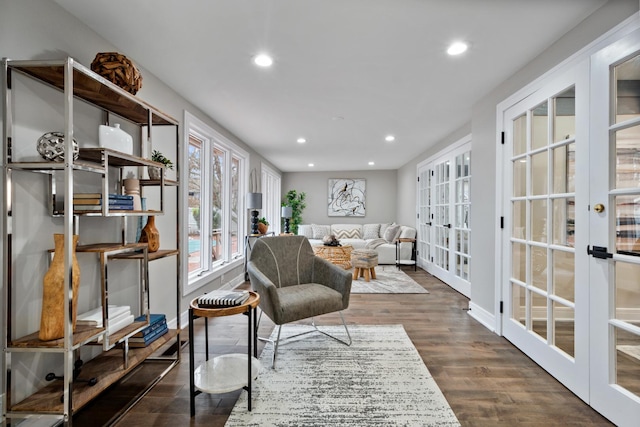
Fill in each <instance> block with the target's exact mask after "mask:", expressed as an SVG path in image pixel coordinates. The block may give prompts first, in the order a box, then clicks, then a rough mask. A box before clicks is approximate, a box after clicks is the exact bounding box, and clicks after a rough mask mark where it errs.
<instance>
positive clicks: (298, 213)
mask: <svg viewBox="0 0 640 427" xmlns="http://www.w3.org/2000/svg"><path fill="white" fill-rule="evenodd" d="M306 197H307V195H306V194H305V193H304V192H303V191H301V192H299V193H298V192H297V191H296V190H289V191H288V192H287V194H286V195H285V196H284V200H283V202H282V206H290V207H291V220H290V221H289V224H290V229H291V232H292V233H293V234H298V225H300V224H302V211H303V210H304V208H306V207H307V204H306V203H305V199H306Z"/></svg>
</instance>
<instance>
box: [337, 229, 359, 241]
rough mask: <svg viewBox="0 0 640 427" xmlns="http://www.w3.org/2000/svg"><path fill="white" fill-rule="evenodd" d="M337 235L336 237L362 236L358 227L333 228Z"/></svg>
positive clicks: (356, 237)
mask: <svg viewBox="0 0 640 427" xmlns="http://www.w3.org/2000/svg"><path fill="white" fill-rule="evenodd" d="M333 232H334V234H335V235H336V239H338V240H340V239H359V238H360V230H359V229H357V228H352V229H344V228H338V229H334V230H333Z"/></svg>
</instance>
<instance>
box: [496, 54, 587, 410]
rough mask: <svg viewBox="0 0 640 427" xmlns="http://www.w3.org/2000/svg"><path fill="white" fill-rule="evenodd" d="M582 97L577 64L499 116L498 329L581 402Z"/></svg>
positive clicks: (583, 77) (583, 74) (583, 76)
mask: <svg viewBox="0 0 640 427" xmlns="http://www.w3.org/2000/svg"><path fill="white" fill-rule="evenodd" d="M587 102H588V64H587V63H586V61H585V63H583V64H582V65H581V66H578V67H576V68H575V70H573V71H571V72H568V73H565V75H563V76H560V77H557V78H556V79H555V80H554V81H553V82H550V83H549V84H547V85H546V86H545V88H544V89H543V90H538V91H537V92H535V93H533V94H531V95H530V96H528V97H526V98H525V99H524V100H522V101H520V102H519V103H517V104H516V105H514V106H512V107H511V108H509V109H508V110H506V112H505V115H504V122H503V123H504V132H505V148H504V153H505V157H506V158H505V159H504V160H503V161H504V164H505V167H504V170H505V176H506V179H504V180H503V181H504V184H503V191H504V199H503V200H504V206H503V212H505V213H506V215H505V216H504V234H503V236H504V237H505V238H504V240H503V253H504V254H505V257H504V260H506V261H507V262H503V272H502V277H503V278H505V280H504V281H503V290H502V294H503V300H504V301H503V302H504V309H505V310H504V312H505V315H504V317H503V325H502V327H503V330H502V332H503V335H504V336H505V337H506V338H507V339H509V340H510V341H511V342H513V343H514V344H515V345H516V346H517V347H518V348H520V349H521V350H522V351H523V352H524V353H526V354H527V355H529V357H531V358H532V359H533V360H535V361H536V362H537V363H538V364H539V365H541V366H542V367H543V368H544V369H546V370H547V371H548V372H549V373H551V374H552V375H553V376H555V377H556V378H557V379H558V380H559V381H560V382H562V383H563V384H565V385H566V386H567V387H568V388H569V389H571V390H572V391H573V392H574V393H575V394H577V395H578V396H580V397H581V398H582V399H584V400H588V396H589V376H588V372H589V347H588V343H589V293H588V286H586V285H588V283H589V277H588V275H587V274H586V270H587V268H586V267H587V263H588V258H587V254H586V246H587V242H588V233H589V231H588V220H587V207H588V204H589V202H588V170H587V168H586V165H587V159H588V151H587V150H583V149H579V147H586V146H587V144H588V132H587V131H586V129H587V128H588V122H587V121H586V120H587V114H586V113H587V112H588V104H587ZM579 178H580V179H579ZM585 178H586V179H585ZM578 284H579V286H578Z"/></svg>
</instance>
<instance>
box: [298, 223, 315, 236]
mask: <svg viewBox="0 0 640 427" xmlns="http://www.w3.org/2000/svg"><path fill="white" fill-rule="evenodd" d="M298 236H304V237H306V238H307V239H313V227H311V224H299V225H298Z"/></svg>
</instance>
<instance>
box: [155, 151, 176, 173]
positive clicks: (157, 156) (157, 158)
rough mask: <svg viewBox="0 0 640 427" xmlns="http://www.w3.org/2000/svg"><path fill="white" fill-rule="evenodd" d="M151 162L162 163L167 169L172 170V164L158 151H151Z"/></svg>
mask: <svg viewBox="0 0 640 427" xmlns="http://www.w3.org/2000/svg"><path fill="white" fill-rule="evenodd" d="M151 160H153V161H154V162H158V163H162V164H163V165H164V166H165V167H166V168H167V169H173V162H172V161H171V160H169V159H167V158H166V157H165V156H164V154H162V153H161V152H159V151H158V150H153V152H152V153H151Z"/></svg>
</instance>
